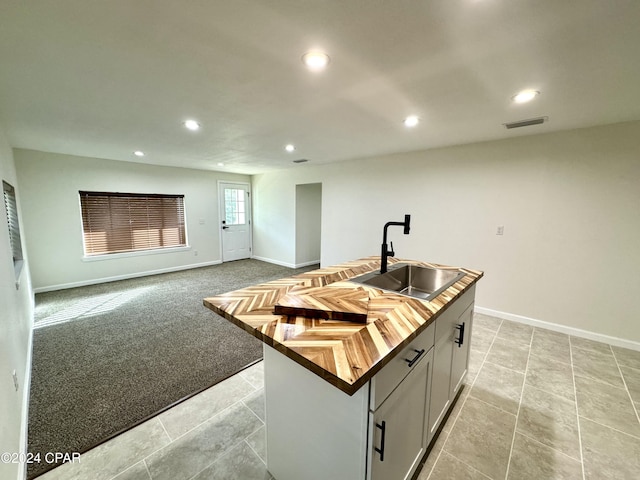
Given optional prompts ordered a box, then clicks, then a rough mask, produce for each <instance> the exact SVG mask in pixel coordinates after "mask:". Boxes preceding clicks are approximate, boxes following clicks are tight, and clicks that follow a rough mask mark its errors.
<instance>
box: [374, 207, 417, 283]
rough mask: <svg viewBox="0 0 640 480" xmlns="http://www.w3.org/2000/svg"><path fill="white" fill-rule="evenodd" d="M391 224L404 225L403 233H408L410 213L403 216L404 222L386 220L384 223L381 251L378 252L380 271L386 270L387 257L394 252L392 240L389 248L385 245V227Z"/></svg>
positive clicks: (384, 271) (393, 254)
mask: <svg viewBox="0 0 640 480" xmlns="http://www.w3.org/2000/svg"><path fill="white" fill-rule="evenodd" d="M391 225H398V226H400V227H404V234H405V235H409V230H411V226H410V225H411V215H406V214H405V216H404V222H387V223H386V224H385V225H384V229H383V230H382V252H381V254H380V273H386V271H387V257H393V256H395V254H396V253H395V252H394V251H393V242H391V249H389V247H388V246H387V228H389V226H391Z"/></svg>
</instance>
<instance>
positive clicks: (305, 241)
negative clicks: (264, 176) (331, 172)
mask: <svg viewBox="0 0 640 480" xmlns="http://www.w3.org/2000/svg"><path fill="white" fill-rule="evenodd" d="M321 222H322V184H321V183H306V184H303V185H296V266H303V265H311V264H314V263H318V262H320V239H321V235H322V232H321V228H320V225H321Z"/></svg>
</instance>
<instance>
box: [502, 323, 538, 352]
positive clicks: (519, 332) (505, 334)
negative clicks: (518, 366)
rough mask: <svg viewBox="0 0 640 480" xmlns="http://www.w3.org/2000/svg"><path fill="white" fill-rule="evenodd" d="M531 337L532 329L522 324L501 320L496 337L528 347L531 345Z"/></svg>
mask: <svg viewBox="0 0 640 480" xmlns="http://www.w3.org/2000/svg"><path fill="white" fill-rule="evenodd" d="M532 335H533V327H532V326H530V325H525V324H523V323H517V322H510V321H508V320H503V322H502V325H500V329H499V330H498V337H500V338H504V339H506V340H509V341H510V342H512V343H521V344H523V345H526V346H529V345H530V344H531V336H532Z"/></svg>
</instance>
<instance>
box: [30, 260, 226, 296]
mask: <svg viewBox="0 0 640 480" xmlns="http://www.w3.org/2000/svg"><path fill="white" fill-rule="evenodd" d="M221 263H222V261H220V260H214V261H211V262H203V263H194V264H191V265H180V266H178V267H169V268H160V269H158V270H149V271H146V272H136V273H127V274H125V275H116V276H113V277H104V278H94V279H91V280H82V281H80V282H71V283H63V284H60V285H49V286H47V287H38V288H34V289H33V293H43V292H53V291H54V290H65V289H67V288H75V287H86V286H87V285H97V284H99V283H107V282H116V281H118V280H127V279H129V278H139V277H148V276H149V275H157V274H159V273H170V272H179V271H181V270H191V269H192V268H199V267H209V266H211V265H219V264H221Z"/></svg>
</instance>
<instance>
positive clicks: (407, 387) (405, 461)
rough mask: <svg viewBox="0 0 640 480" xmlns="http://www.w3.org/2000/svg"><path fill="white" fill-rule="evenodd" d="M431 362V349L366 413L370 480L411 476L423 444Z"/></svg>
mask: <svg viewBox="0 0 640 480" xmlns="http://www.w3.org/2000/svg"><path fill="white" fill-rule="evenodd" d="M432 361H433V349H431V350H430V351H429V352H428V353H427V354H426V355H425V357H424V358H422V359H421V360H420V362H419V363H418V365H416V366H415V368H414V369H413V370H412V371H411V373H409V375H407V377H406V378H405V379H404V380H403V381H402V382H401V383H400V385H399V386H398V387H397V388H396V389H395V390H394V391H393V393H392V394H391V395H390V396H389V397H388V398H387V399H386V400H385V401H384V403H382V405H380V407H379V408H378V409H377V410H376V411H375V412H373V413H371V414H370V422H369V426H370V428H371V429H372V432H371V433H372V435H370V438H372V446H371V449H370V453H371V455H372V458H371V462H370V465H371V477H370V478H371V480H404V479H407V478H411V475H413V472H414V471H415V469H416V467H417V466H418V463H419V462H420V459H421V458H422V456H423V454H424V452H425V449H426V447H427V444H426V443H425V439H426V435H425V434H424V426H425V423H426V416H427V408H426V404H427V403H428V385H429V375H428V374H429V371H430V370H431V364H432Z"/></svg>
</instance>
